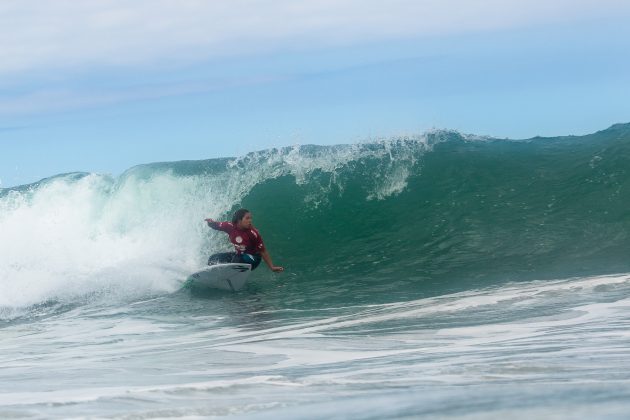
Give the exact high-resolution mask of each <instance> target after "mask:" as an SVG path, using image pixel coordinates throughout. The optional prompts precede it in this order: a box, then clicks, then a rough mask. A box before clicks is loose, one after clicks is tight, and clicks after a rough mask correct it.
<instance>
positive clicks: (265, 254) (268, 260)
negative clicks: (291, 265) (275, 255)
mask: <svg viewBox="0 0 630 420" xmlns="http://www.w3.org/2000/svg"><path fill="white" fill-rule="evenodd" d="M260 256H261V257H262V259H263V260H264V261H265V263H266V264H267V265H268V266H269V269H270V270H271V271H273V272H274V273H280V272H281V271H284V267H280V266H275V265H273V261H271V255H269V252H267V250H266V249H265V250H263V251H261V252H260Z"/></svg>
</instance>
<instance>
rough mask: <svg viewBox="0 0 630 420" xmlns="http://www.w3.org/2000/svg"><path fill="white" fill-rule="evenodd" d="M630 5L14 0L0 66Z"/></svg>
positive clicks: (352, 37)
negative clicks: (43, 0)
mask: <svg viewBox="0 0 630 420" xmlns="http://www.w3.org/2000/svg"><path fill="white" fill-rule="evenodd" d="M629 11H630V4H628V2H627V1H625V0H597V1H595V0H581V1H580V0H554V1H549V0H529V1H522V0H511V1H510V0H486V1H482V2H479V1H477V2H471V1H469V0H390V1H386V2H385V1H380V0H379V1H376V0H319V1H308V2H296V1H294V0H213V1H203V0H183V1H182V0H136V1H132V2H130V1H127V0H89V1H81V0H78V1H77V0H50V1H45V2H42V1H39V0H6V1H3V2H2V3H0V22H2V24H1V25H0V74H3V75H5V76H7V75H12V76H14V77H17V75H18V74H20V73H24V72H41V71H42V70H54V69H57V70H59V69H60V70H62V71H63V69H73V70H77V69H78V70H90V69H94V68H99V67H102V66H139V65H147V64H151V63H157V62H161V63H163V62H167V63H172V62H174V61H181V62H184V63H194V62H196V61H203V60H208V59H211V58H215V57H221V56H225V55H246V54H250V53H261V52H263V53H264V52H270V51H286V50H295V49H300V50H308V49H309V48H322V47H327V46H340V45H348V44H355V43H361V42H366V41H373V40H383V39H391V38H404V37H421V36H434V35H443V34H454V33H466V32H470V31H492V30H499V29H506V28H513V27H522V26H527V25H537V24H553V23H561V22H571V21H575V20H580V19H589V18H602V17H607V16H619V15H620V14H628V13H629Z"/></svg>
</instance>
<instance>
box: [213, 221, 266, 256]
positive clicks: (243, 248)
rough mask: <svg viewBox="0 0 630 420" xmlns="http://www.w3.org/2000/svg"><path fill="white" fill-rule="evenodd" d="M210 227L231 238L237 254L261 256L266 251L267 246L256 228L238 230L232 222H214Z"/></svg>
mask: <svg viewBox="0 0 630 420" xmlns="http://www.w3.org/2000/svg"><path fill="white" fill-rule="evenodd" d="M210 227H211V228H212V229H215V230H220V231H223V232H225V233H227V234H228V235H229V236H230V242H232V245H234V250H235V251H236V253H237V254H239V255H240V254H260V253H261V252H262V251H264V250H265V244H264V243H263V240H262V237H261V236H260V233H258V230H256V228H251V229H244V230H240V229H237V228H236V227H235V226H234V225H233V224H232V223H231V222H212V223H210Z"/></svg>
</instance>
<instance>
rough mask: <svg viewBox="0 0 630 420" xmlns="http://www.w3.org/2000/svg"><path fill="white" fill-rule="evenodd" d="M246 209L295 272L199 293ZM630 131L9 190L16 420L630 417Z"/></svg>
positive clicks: (259, 160)
mask: <svg viewBox="0 0 630 420" xmlns="http://www.w3.org/2000/svg"><path fill="white" fill-rule="evenodd" d="M239 207H246V208H248V209H250V210H251V211H252V214H253V218H254V225H255V226H256V227H257V228H258V229H259V230H260V232H261V234H262V235H263V237H264V239H265V243H266V245H267V248H268V249H269V251H270V253H271V255H272V257H273V260H274V263H276V264H277V265H283V266H284V267H285V269H286V271H285V272H284V273H281V274H274V273H271V272H270V271H269V270H268V269H267V267H266V266H264V265H262V266H261V268H260V269H258V270H257V271H255V272H254V273H253V274H252V276H251V277H250V281H249V283H248V285H247V287H246V288H245V290H244V291H242V292H239V293H229V292H223V291H219V290H203V289H195V288H192V289H190V288H183V287H182V285H183V283H184V281H185V280H186V278H187V276H188V275H189V274H190V273H192V272H194V271H196V270H197V269H199V268H201V267H203V265H204V264H205V261H206V259H207V257H208V255H210V254H211V253H214V252H219V251H223V250H229V248H230V247H229V243H228V241H227V238H226V235H224V234H222V233H220V232H215V231H212V230H210V229H209V228H208V227H207V225H206V224H205V223H204V222H203V219H204V218H206V217H213V218H218V219H229V218H230V215H231V213H232V212H233V211H234V210H235V209H237V208H239ZM629 254H630V124H617V125H614V126H612V127H610V128H608V129H606V130H603V131H600V132H597V133H594V134H591V135H587V136H567V137H556V138H533V139H527V140H510V139H494V138H488V137H480V136H473V135H463V134H460V133H457V132H453V131H433V132H429V133H426V134H423V135H418V136H417V137H408V138H394V139H388V140H377V141H369V142H363V143H358V144H352V145H338V146H296V147H290V148H283V149H272V150H265V151H260V152H255V153H250V154H247V155H245V156H241V157H238V158H223V159H211V160H198V161H184V162H165V163H153V164H148V165H141V166H136V167H133V168H130V169H129V170H128V171H126V172H125V173H124V174H122V175H121V176H119V177H111V176H107V175H101V174H93V173H71V174H62V175H56V176H53V177H50V178H47V179H44V180H42V181H40V182H37V183H35V184H31V185H24V186H19V187H14V188H9V189H2V190H0V418H52V419H57V418H59V419H61V418H64V419H66V418H123V419H145V418H147V419H148V418H186V419H195V418H213V417H230V418H252V419H293V418H306V419H310V418H313V419H346V418H348V419H383V418H402V419H405V418H447V419H448V418H462V419H486V418H510V419H532V418H545V419H554V418H559V419H562V418H619V419H622V418H624V419H625V418H627V416H628V413H630V328H629V327H630V258H629V257H630V255H629Z"/></svg>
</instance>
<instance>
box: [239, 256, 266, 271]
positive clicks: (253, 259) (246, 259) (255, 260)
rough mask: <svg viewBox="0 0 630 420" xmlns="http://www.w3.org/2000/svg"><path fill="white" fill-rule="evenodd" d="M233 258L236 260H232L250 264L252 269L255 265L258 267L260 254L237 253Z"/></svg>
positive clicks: (260, 258)
mask: <svg viewBox="0 0 630 420" xmlns="http://www.w3.org/2000/svg"><path fill="white" fill-rule="evenodd" d="M235 259H236V260H238V261H234V262H239V263H245V264H251V266H252V271H254V270H255V269H256V267H258V264H260V261H261V260H262V257H261V256H260V254H255V255H252V254H241V255H237V256H236V258H235Z"/></svg>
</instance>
